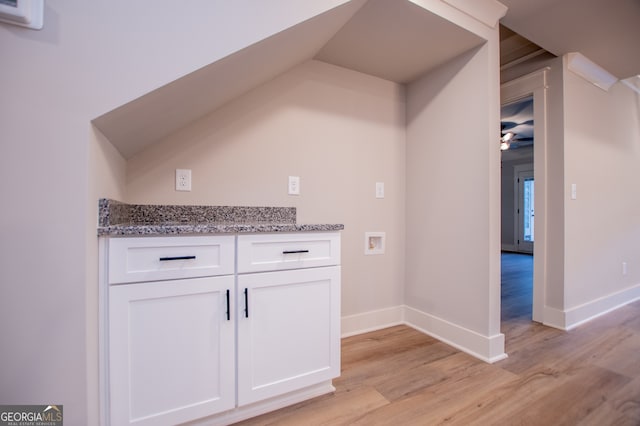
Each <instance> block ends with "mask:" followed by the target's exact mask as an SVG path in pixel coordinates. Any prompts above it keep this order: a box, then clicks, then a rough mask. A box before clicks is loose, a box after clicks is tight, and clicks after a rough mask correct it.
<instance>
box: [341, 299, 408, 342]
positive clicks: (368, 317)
mask: <svg viewBox="0 0 640 426" xmlns="http://www.w3.org/2000/svg"><path fill="white" fill-rule="evenodd" d="M399 324H404V309H403V306H394V307H392V308H385V309H378V310H375V311H369V312H363V313H361V314H355V315H348V316H344V317H342V337H349V336H354V335H356V334H362V333H368V332H370V331H376V330H380V329H383V328H387V327H392V326H394V325H399Z"/></svg>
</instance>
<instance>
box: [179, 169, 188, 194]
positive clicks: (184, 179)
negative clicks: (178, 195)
mask: <svg viewBox="0 0 640 426" xmlns="http://www.w3.org/2000/svg"><path fill="white" fill-rule="evenodd" d="M176 191H191V170H189V169H176Z"/></svg>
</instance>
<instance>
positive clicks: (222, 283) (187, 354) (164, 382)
mask: <svg viewBox="0 0 640 426" xmlns="http://www.w3.org/2000/svg"><path fill="white" fill-rule="evenodd" d="M233 281H234V279H233V276H232V275H230V276H222V277H205V278H193V279H185V280H172V281H164V282H146V283H139V284H131V285H119V286H112V287H111V289H110V291H109V293H110V294H109V306H110V309H109V311H110V312H109V316H110V321H109V331H110V332H109V359H110V385H111V392H110V398H111V424H112V425H128V424H131V425H159V424H166V425H171V424H177V423H181V422H185V421H189V420H193V419H197V418H200V417H204V416H208V415H211V414H214V413H218V412H221V411H224V410H228V409H231V408H233V407H234V405H235V392H234V387H235V374H234V371H235V356H234V355H235V354H234V345H235V336H234V324H233V321H232V319H231V317H228V316H227V300H229V304H231V303H233V300H232V299H231V297H232V292H233V289H234V282H233ZM227 292H228V295H227ZM227 298H229V299H227Z"/></svg>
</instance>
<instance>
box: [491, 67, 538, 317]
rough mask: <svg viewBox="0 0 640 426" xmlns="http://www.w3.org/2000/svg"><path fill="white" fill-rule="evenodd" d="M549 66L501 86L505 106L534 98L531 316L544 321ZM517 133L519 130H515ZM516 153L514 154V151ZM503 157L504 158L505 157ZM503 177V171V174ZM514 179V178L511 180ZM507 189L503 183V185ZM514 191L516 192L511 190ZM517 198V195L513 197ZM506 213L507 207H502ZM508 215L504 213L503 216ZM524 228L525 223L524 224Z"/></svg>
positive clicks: (513, 227)
mask: <svg viewBox="0 0 640 426" xmlns="http://www.w3.org/2000/svg"><path fill="white" fill-rule="evenodd" d="M548 70H549V68H544V69H542V70H540V71H536V72H534V73H531V74H528V75H526V76H523V77H520V78H517V79H515V80H512V81H510V82H507V83H504V84H502V86H501V91H500V98H501V104H502V105H503V106H505V105H509V104H514V103H517V102H519V101H523V100H525V99H531V100H532V108H533V119H532V120H533V121H532V122H531V126H532V135H531V137H532V138H533V134H535V144H534V143H533V140H531V147H530V148H529V149H530V151H532V157H531V158H532V161H530V164H531V166H530V167H531V169H532V170H533V175H534V176H533V177H534V179H533V181H532V182H531V183H530V185H531V186H530V188H531V189H532V191H531V192H530V193H529V195H530V197H531V200H533V202H532V203H531V214H530V215H529V218H530V220H531V221H530V225H531V231H532V232H531V238H532V240H535V243H533V241H532V242H531V245H532V246H533V247H531V250H532V253H533V259H532V263H533V277H532V287H533V289H532V294H533V297H532V310H531V319H532V320H533V321H536V322H540V323H544V322H545V309H544V300H545V289H546V268H547V262H546V234H547V219H546V216H547V215H546V205H547V203H546V198H547V165H546V151H547V148H546V147H547V117H546V105H547V72H548ZM514 133H516V132H514ZM518 151H519V149H515V150H513V151H512V152H513V153H516V152H518ZM511 155H514V154H511ZM503 160H504V157H503ZM502 166H503V171H504V170H505V164H504V161H503V164H502ZM503 176H504V174H503ZM512 182H513V181H512ZM503 188H504V185H503ZM508 192H510V193H512V194H513V193H514V192H513V191H508ZM504 196H505V190H504V189H503V199H504ZM514 198H515V196H514ZM503 213H504V210H503ZM504 217H505V215H504V214H503V218H504ZM523 227H524V224H523ZM517 228H519V226H518V227H516V225H515V224H512V228H511V229H513V230H514V231H515V230H516V229H517ZM502 229H503V237H504V229H505V228H504V222H503V227H502ZM502 243H503V244H502V245H503V249H505V248H506V249H509V247H505V240H504V239H503V240H502ZM517 245H518V244H517V238H516V239H515V246H512V247H510V248H511V249H512V251H514V252H517V251H518V247H517Z"/></svg>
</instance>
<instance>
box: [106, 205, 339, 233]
mask: <svg viewBox="0 0 640 426" xmlns="http://www.w3.org/2000/svg"><path fill="white" fill-rule="evenodd" d="M342 229H344V225H342V224H298V223H296V208H295V207H237V206H233V207H232V206H174V205H147V204H125V203H121V202H119V201H115V200H110V199H106V198H105V199H101V200H100V201H99V209H98V236H127V235H128V236H134V235H177V234H225V233H226V234H228V233H260V232H314V231H340V230H342Z"/></svg>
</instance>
